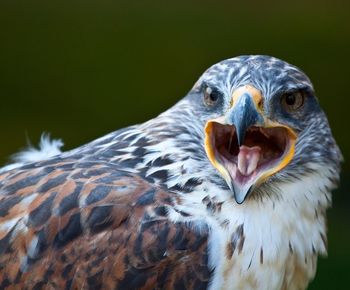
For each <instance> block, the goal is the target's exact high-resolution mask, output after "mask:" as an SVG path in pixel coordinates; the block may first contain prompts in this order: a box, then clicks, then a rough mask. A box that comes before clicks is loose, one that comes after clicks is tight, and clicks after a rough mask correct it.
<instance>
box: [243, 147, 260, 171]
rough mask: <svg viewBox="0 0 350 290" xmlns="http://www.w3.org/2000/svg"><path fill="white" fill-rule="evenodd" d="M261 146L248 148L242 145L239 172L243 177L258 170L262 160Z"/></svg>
mask: <svg viewBox="0 0 350 290" xmlns="http://www.w3.org/2000/svg"><path fill="white" fill-rule="evenodd" d="M260 151H261V148H260V147H259V146H254V147H247V146H245V145H242V146H241V147H240V148H239V153H238V164H237V165H238V170H239V172H240V173H241V174H242V175H245V176H248V175H250V174H252V172H253V171H254V170H255V169H256V168H257V166H258V162H259V159H260Z"/></svg>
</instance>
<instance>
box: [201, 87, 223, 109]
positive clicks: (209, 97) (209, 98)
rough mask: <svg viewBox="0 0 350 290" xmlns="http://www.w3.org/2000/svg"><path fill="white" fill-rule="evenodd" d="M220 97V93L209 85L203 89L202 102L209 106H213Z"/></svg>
mask: <svg viewBox="0 0 350 290" xmlns="http://www.w3.org/2000/svg"><path fill="white" fill-rule="evenodd" d="M219 97H220V93H219V92H218V91H216V90H214V89H212V88H210V87H206V88H205V91H204V103H205V104H206V105H207V106H209V107H211V106H214V105H215V104H216V103H217V102H218V100H219Z"/></svg>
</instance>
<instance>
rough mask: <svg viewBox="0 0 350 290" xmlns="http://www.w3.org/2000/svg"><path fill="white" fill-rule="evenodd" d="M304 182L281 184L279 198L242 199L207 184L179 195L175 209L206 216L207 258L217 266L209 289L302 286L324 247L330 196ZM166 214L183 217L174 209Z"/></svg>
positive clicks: (298, 288)
mask: <svg viewBox="0 0 350 290" xmlns="http://www.w3.org/2000/svg"><path fill="white" fill-rule="evenodd" d="M305 182H308V180H304V181H303V184H295V183H294V184H292V185H285V186H283V188H281V190H282V194H281V196H280V197H281V198H279V199H274V198H268V199H265V200H263V201H262V200H254V199H250V200H247V201H246V202H245V203H243V204H242V205H237V204H236V203H235V202H234V201H233V200H232V198H230V197H229V195H230V194H231V193H229V192H220V193H218V192H217V191H216V194H215V195H213V194H210V193H211V192H214V191H212V190H210V188H204V190H201V191H196V192H195V193H194V194H191V196H184V197H183V201H184V202H183V203H182V204H181V205H179V206H178V207H179V209H181V210H185V211H188V212H191V213H192V214H193V215H192V217H191V220H190V221H191V222H192V223H193V222H194V223H195V222H196V220H198V222H199V223H203V221H204V222H205V223H207V224H208V225H209V226H210V228H211V233H210V242H209V260H210V261H209V262H210V266H211V267H213V268H214V269H215V270H214V275H213V277H212V281H211V284H210V289H213V290H214V289H215V290H217V289H235V290H236V289H244V290H249V289H251V290H253V289H254V290H265V289H266V290H302V289H306V287H307V285H308V283H309V281H310V280H311V279H312V278H313V277H314V275H315V272H316V263H317V256H318V254H325V253H326V245H325V236H326V233H325V229H326V227H325V209H326V208H327V207H328V206H329V203H330V202H329V199H330V198H329V196H328V195H329V193H327V194H325V192H323V191H322V192H321V191H320V190H319V188H320V187H319V186H318V185H319V184H315V186H314V187H312V186H310V184H307V186H306V185H305ZM305 186H306V187H305ZM305 188H308V190H307V191H305V190H304V189H305ZM310 189H311V190H310ZM326 195H327V196H326ZM208 204H209V205H210V206H208ZM218 205H219V206H218ZM170 217H171V219H173V220H174V221H185V220H184V219H183V218H182V217H179V216H177V215H176V214H175V213H174V214H172V215H170ZM186 221H189V220H186Z"/></svg>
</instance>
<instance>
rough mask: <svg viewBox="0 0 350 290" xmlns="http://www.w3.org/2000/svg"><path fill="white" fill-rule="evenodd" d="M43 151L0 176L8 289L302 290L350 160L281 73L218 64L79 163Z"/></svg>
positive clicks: (308, 89) (305, 81) (1, 259)
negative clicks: (170, 104) (163, 107)
mask: <svg viewBox="0 0 350 290" xmlns="http://www.w3.org/2000/svg"><path fill="white" fill-rule="evenodd" d="M43 141H44V144H43V145H42V148H41V151H38V152H36V151H35V150H31V151H30V152H24V153H22V154H21V155H19V157H18V158H17V161H18V162H17V163H15V164H13V165H10V166H9V167H5V168H3V169H2V170H1V174H0V289H215V290H216V289H245V290H247V289H248V290H249V289H259V290H264V289H266V290H274V289H275V290H277V289H285V290H286V289H288V290H299V289H305V288H306V287H307V285H308V283H309V281H310V280H311V279H312V278H313V277H314V275H315V271H316V263H317V256H318V255H319V254H321V255H323V254H326V248H327V245H326V244H327V239H326V224H325V223H326V216H325V212H326V209H327V208H328V207H329V206H330V203H331V191H332V189H334V188H335V187H336V185H337V182H338V179H339V171H340V163H341V159H342V157H341V153H340V151H339V149H338V146H337V145H336V142H335V140H334V139H333V137H332V133H331V130H330V127H329V124H328V121H327V118H326V116H325V113H324V112H323V111H322V109H321V107H320V105H319V103H318V100H317V98H316V96H315V93H314V89H313V86H312V84H311V82H310V80H309V78H308V77H307V76H306V75H305V74H304V73H303V72H302V71H301V70H299V69H298V68H297V67H295V66H293V65H290V64H288V63H286V62H284V61H282V60H279V59H276V58H273V57H269V56H240V57H236V58H232V59H228V60H224V61H221V62H219V63H217V64H215V65H213V66H212V67H210V68H209V69H208V70H207V71H205V72H204V74H203V75H202V76H201V77H200V78H199V80H198V81H197V82H196V83H195V85H194V86H193V88H192V89H191V90H190V91H189V93H188V94H187V95H186V96H185V97H184V98H183V99H182V100H180V101H179V102H178V103H177V104H175V105H174V106H173V107H172V108H170V109H169V110H167V111H166V112H164V113H162V114H160V115H159V116H158V117H156V118H154V119H152V120H150V121H148V122H145V123H143V124H140V125H135V126H131V127H127V128H124V129H121V130H118V131H115V132H113V133H110V134H108V135H106V136H104V137H102V138H100V139H97V140H95V141H93V142H91V143H88V144H86V145H84V146H81V147H79V148H77V149H74V150H72V151H67V152H58V147H59V146H60V145H61V144H60V143H56V144H52V143H50V142H48V141H47V140H46V141H45V140H43ZM50 146H51V147H50ZM55 149H56V150H55ZM52 151H53V152H54V154H50V152H52ZM52 155H53V156H52Z"/></svg>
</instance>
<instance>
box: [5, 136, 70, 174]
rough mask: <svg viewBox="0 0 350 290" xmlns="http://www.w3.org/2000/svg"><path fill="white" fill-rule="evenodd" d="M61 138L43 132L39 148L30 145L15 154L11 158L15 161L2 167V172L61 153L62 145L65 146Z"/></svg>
mask: <svg viewBox="0 0 350 290" xmlns="http://www.w3.org/2000/svg"><path fill="white" fill-rule="evenodd" d="M63 145H64V144H63V142H62V140H61V139H52V140H51V139H50V135H49V134H45V133H44V134H42V135H41V138H40V143H39V148H35V147H33V146H32V145H29V146H28V148H27V149H25V150H23V151H21V152H18V153H16V154H14V155H13V156H12V157H11V160H12V161H13V162H14V163H11V164H9V165H6V166H4V167H2V168H0V173H1V172H5V171H8V170H11V169H14V168H18V167H21V166H23V165H25V164H28V163H33V162H38V161H42V160H46V159H49V158H50V157H53V156H56V155H58V154H61V153H62V151H61V147H62V146H63Z"/></svg>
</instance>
